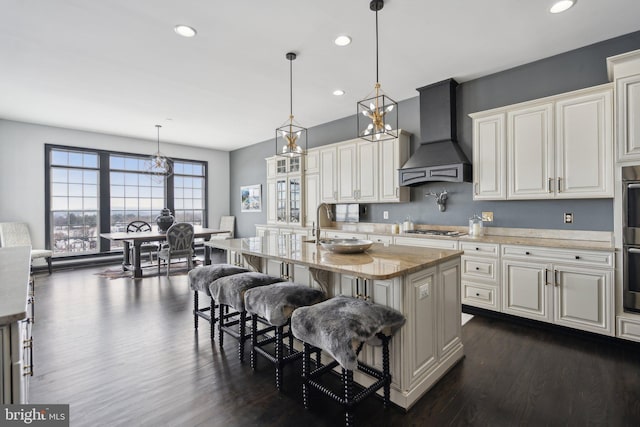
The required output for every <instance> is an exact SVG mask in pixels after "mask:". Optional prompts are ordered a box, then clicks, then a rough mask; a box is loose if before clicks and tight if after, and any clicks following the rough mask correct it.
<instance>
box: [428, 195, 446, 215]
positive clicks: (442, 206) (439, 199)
mask: <svg viewBox="0 0 640 427" xmlns="http://www.w3.org/2000/svg"><path fill="white" fill-rule="evenodd" d="M447 194H448V193H447V190H444V189H443V190H442V193H434V192H433V191H430V192H428V193H425V194H424V197H429V196H434V197H435V198H436V203H437V204H438V210H440V212H444V211H446V210H447V198H448V196H447Z"/></svg>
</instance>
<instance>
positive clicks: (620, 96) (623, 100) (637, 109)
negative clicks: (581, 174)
mask: <svg viewBox="0 0 640 427" xmlns="http://www.w3.org/2000/svg"><path fill="white" fill-rule="evenodd" d="M607 69H608V74H609V80H611V81H614V83H615V104H616V110H617V112H616V124H615V126H616V134H617V135H616V138H617V147H618V149H617V157H618V161H621V162H626V161H637V160H640V50H634V51H632V52H627V53H623V54H621V55H616V56H613V57H610V58H607Z"/></svg>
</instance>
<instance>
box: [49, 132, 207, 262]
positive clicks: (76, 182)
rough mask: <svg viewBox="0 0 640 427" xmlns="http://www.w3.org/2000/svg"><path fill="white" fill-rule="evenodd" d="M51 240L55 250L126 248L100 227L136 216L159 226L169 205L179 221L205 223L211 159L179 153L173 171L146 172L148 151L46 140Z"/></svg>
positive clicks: (115, 226) (122, 225)
mask: <svg viewBox="0 0 640 427" xmlns="http://www.w3.org/2000/svg"><path fill="white" fill-rule="evenodd" d="M45 151H46V159H47V168H48V171H47V174H46V176H47V183H46V185H47V200H46V201H45V204H46V209H47V224H46V227H47V239H48V242H47V244H48V245H49V246H51V247H52V248H53V249H54V256H73V255H79V254H88V253H97V252H107V251H110V250H114V249H119V248H121V246H122V245H121V244H120V245H117V244H115V243H113V242H111V243H110V242H108V241H106V240H105V239H100V238H99V234H100V233H106V232H120V231H126V227H127V224H128V223H129V222H131V221H135V220H142V221H146V222H148V223H149V224H151V225H152V226H153V227H154V228H155V227H156V225H155V218H156V217H157V216H158V215H159V214H160V211H161V210H162V209H163V208H165V207H167V208H169V209H170V210H171V211H172V212H174V216H175V218H176V221H178V222H189V223H192V224H194V225H201V226H204V227H206V225H207V224H206V218H207V215H206V212H207V211H206V206H207V202H206V178H207V167H206V162H198V161H189V160H183V159H174V160H173V162H174V175H172V176H169V177H158V176H154V175H152V174H150V173H148V172H147V170H146V161H147V160H148V158H149V156H145V155H137V154H131V153H114V152H109V151H104V150H91V149H84V148H73V147H61V146H53V145H48V144H47V145H45Z"/></svg>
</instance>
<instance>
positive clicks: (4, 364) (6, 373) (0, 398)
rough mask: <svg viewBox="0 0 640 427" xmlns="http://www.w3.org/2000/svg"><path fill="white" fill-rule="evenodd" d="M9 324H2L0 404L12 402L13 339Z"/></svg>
mask: <svg viewBox="0 0 640 427" xmlns="http://www.w3.org/2000/svg"><path fill="white" fill-rule="evenodd" d="M9 328H10V326H9V325H6V326H0V404H2V405H8V404H10V403H11V400H10V399H11V340H10V336H9Z"/></svg>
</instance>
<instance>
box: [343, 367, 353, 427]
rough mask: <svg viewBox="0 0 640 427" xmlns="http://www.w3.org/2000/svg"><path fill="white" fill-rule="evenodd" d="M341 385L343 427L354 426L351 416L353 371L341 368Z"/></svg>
mask: <svg viewBox="0 0 640 427" xmlns="http://www.w3.org/2000/svg"><path fill="white" fill-rule="evenodd" d="M342 383H343V385H344V409H345V413H344V425H345V426H347V427H349V426H353V425H354V414H353V371H351V370H349V369H344V368H342Z"/></svg>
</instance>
